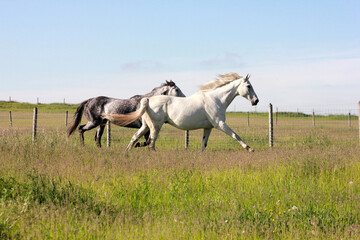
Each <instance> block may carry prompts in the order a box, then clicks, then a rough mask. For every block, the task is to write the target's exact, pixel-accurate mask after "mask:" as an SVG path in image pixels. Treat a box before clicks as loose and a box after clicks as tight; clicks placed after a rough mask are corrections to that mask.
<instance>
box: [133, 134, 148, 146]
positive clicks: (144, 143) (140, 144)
mask: <svg viewBox="0 0 360 240" xmlns="http://www.w3.org/2000/svg"><path fill="white" fill-rule="evenodd" d="M149 136H150V131H147V132H146V133H145V135H144V138H145V142H138V143H136V144H135V148H137V147H146V146H147V145H148V140H149Z"/></svg>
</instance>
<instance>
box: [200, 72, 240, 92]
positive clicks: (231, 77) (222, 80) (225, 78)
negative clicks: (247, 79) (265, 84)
mask: <svg viewBox="0 0 360 240" xmlns="http://www.w3.org/2000/svg"><path fill="white" fill-rule="evenodd" d="M240 78H242V77H241V76H239V75H238V74H237V73H228V74H224V75H219V76H218V77H217V78H216V80H213V81H211V82H208V83H205V84H204V85H202V86H201V87H200V89H201V91H208V90H213V89H216V88H219V87H222V86H224V85H226V84H228V83H230V82H233V81H235V80H238V79H240Z"/></svg>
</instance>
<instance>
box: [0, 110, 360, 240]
mask: <svg viewBox="0 0 360 240" xmlns="http://www.w3.org/2000/svg"><path fill="white" fill-rule="evenodd" d="M8 110H11V109H5V110H4V109H3V111H0V129H1V130H0V131H1V138H0V149H1V154H0V162H1V165H0V238H1V239H24V238H25V239H28V238H34V239H54V238H57V239H69V238H70V239H139V238H146V239H259V238H260V239H263V238H265V239H277V238H281V239H318V238H326V239H340V238H345V239H346V238H347V239H358V238H359V237H360V161H359V160H360V159H359V156H360V147H359V142H358V141H359V135H358V134H359V130H358V124H357V117H354V116H353V117H352V118H353V119H352V120H353V125H352V126H351V127H349V126H348V119H347V118H346V116H336V117H333V118H326V119H321V117H320V116H319V118H318V120H317V122H316V126H315V127H313V126H312V120H311V117H309V116H300V117H298V118H290V117H289V115H286V116H281V114H279V115H280V116H279V119H278V122H277V126H274V133H275V139H274V148H273V149H269V148H268V127H267V123H268V116H267V114H266V113H257V114H255V113H251V114H250V118H251V121H250V125H249V126H248V125H247V114H246V113H228V114H227V123H228V124H229V126H231V127H232V128H233V129H234V130H235V131H236V132H237V133H239V135H240V136H241V137H242V138H243V139H244V140H245V141H246V142H247V143H248V144H249V145H250V146H251V147H253V148H254V149H255V150H256V151H255V152H254V153H248V152H246V151H245V150H244V149H242V148H241V146H239V144H238V143H236V141H235V140H233V139H231V138H229V137H228V136H226V135H225V134H224V133H221V132H219V131H217V130H213V132H212V134H211V136H210V139H209V143H208V148H207V149H206V151H205V152H204V153H201V137H202V131H190V145H189V149H184V131H180V130H176V129H174V128H172V127H169V126H165V128H164V129H163V130H162V131H161V132H160V137H159V140H158V142H157V152H156V153H153V152H149V151H148V150H147V148H143V149H133V150H132V151H131V152H129V153H127V154H125V153H124V150H125V148H126V146H127V144H128V142H129V140H130V138H131V136H132V134H133V133H134V132H135V131H136V130H135V129H124V128H120V127H117V126H114V125H113V126H112V145H111V147H110V148H106V147H103V148H102V149H98V148H97V147H96V144H95V142H94V134H95V131H89V132H87V133H85V146H84V147H83V146H81V145H80V141H79V137H78V135H77V134H75V135H74V136H72V137H71V138H70V139H66V137H65V132H66V126H65V124H64V122H65V119H64V118H65V117H64V110H63V109H62V110H59V111H55V110H49V111H47V110H46V107H44V109H40V108H39V112H40V114H39V119H38V128H39V130H38V137H37V139H36V141H35V142H33V141H32V139H31V121H32V112H31V110H32V109H30V108H29V110H28V111H26V110H12V111H13V127H9V121H8V118H9V117H8ZM73 110H74V107H72V109H69V111H70V114H69V116H72V112H71V111H73ZM41 113H43V114H41ZM69 121H70V119H69ZM104 135H105V134H104ZM103 141H104V143H105V141H106V136H104V139H103ZM103 146H106V144H103Z"/></svg>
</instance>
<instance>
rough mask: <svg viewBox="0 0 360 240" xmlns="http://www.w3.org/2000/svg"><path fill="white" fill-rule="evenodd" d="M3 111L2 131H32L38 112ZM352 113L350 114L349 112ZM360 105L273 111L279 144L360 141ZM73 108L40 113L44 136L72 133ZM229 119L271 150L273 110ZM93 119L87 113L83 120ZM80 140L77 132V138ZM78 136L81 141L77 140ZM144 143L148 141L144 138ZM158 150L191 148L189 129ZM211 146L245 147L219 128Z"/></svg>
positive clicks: (165, 132)
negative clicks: (51, 133)
mask: <svg viewBox="0 0 360 240" xmlns="http://www.w3.org/2000/svg"><path fill="white" fill-rule="evenodd" d="M10 111H11V110H9V111H1V112H0V129H1V130H2V132H4V130H6V131H9V130H10V131H11V130H17V131H21V132H23V133H24V134H31V131H32V124H33V112H26V111H11V113H10ZM346 112H347V113H346ZM357 112H358V109H355V108H352V109H347V110H344V109H330V110H329V109H323V110H322V109H316V110H313V109H311V108H309V109H302V110H300V111H299V109H296V111H293V112H292V111H286V112H285V111H283V112H282V111H278V110H277V108H276V107H275V108H274V109H273V132H274V136H273V140H274V147H279V146H289V147H291V146H301V145H339V144H346V145H349V144H352V145H358V144H359V119H358V115H357V114H356V113H357ZM72 116H73V112H70V111H69V113H68V119H67V115H66V112H63V113H45V112H41V111H39V112H38V117H37V129H38V134H46V132H47V131H49V130H56V131H58V132H59V133H60V134H61V133H63V134H64V135H65V134H66V129H67V128H68V127H69V125H70V124H71V122H72ZM226 117H227V119H226V123H227V124H228V125H229V126H230V127H231V128H232V129H233V130H234V131H235V132H236V133H237V134H238V135H239V136H240V137H241V138H242V139H243V140H244V141H245V142H246V143H248V144H249V145H250V146H251V147H253V148H255V149H265V148H268V147H269V113H268V112H228V113H227V115H226ZM86 122H87V120H86V118H85V117H84V116H83V119H82V123H81V124H85V123H86ZM66 124H67V126H66ZM95 131H96V130H90V131H87V132H85V144H94V145H95V141H94V136H95ZM136 131H137V129H132V128H123V127H118V126H115V125H113V124H112V127H111V144H112V145H111V146H114V145H115V146H116V145H118V146H120V147H123V148H125V147H126V146H127V144H128V143H129V141H130V139H131V137H132V136H133V134H134V133H135V132H136ZM202 135H203V130H201V129H200V130H193V131H190V133H189V148H190V149H201V141H202ZM106 136H107V134H106V132H104V134H103V138H102V145H103V146H106ZM72 138H73V139H74V141H78V140H79V139H78V138H79V137H78V134H77V132H75V134H74V136H72ZM75 139H76V140H75ZM140 141H144V139H141V140H140ZM156 145H157V148H158V149H161V148H176V149H183V148H185V131H183V130H179V129H176V128H174V127H172V126H170V125H168V124H165V125H164V126H163V127H162V129H161V131H160V135H159V138H158V140H157V144H156ZM208 148H210V149H234V150H235V149H239V148H241V147H240V145H239V144H238V143H237V142H236V141H235V140H234V139H232V138H231V137H229V136H227V135H226V134H225V133H223V132H221V131H219V130H216V129H213V130H212V132H211V135H210V138H209V141H208Z"/></svg>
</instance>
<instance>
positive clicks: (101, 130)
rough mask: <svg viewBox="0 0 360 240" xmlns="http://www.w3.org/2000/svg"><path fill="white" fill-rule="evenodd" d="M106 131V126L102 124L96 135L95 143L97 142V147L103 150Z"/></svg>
mask: <svg viewBox="0 0 360 240" xmlns="http://www.w3.org/2000/svg"><path fill="white" fill-rule="evenodd" d="M104 129H105V125H104V124H102V125H100V127H99V128H98V129H97V130H96V133H95V142H96V145H97V146H98V147H100V148H101V137H102V135H103V133H104Z"/></svg>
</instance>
